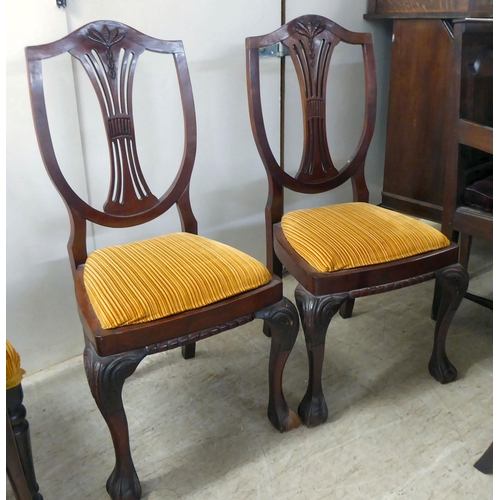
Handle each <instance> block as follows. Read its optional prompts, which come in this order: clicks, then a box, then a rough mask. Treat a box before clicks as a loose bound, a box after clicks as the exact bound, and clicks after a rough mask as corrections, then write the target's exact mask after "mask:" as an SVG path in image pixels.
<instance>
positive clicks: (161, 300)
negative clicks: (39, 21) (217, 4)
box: [26, 21, 300, 500]
mask: <svg viewBox="0 0 500 500" xmlns="http://www.w3.org/2000/svg"><path fill="white" fill-rule="evenodd" d="M145 51H150V52H154V53H157V54H159V55H164V54H166V55H169V56H171V57H173V60H174V64H175V68H176V72H177V77H178V83H179V90H180V98H181V103H182V111H183V119H184V155H183V158H182V161H181V164H180V166H179V168H178V171H177V174H176V176H175V179H174V181H173V183H172V185H171V186H170V187H169V188H168V189H167V191H166V192H165V193H164V194H163V195H161V196H156V195H155V194H153V192H152V190H151V189H150V186H149V185H148V184H147V182H146V179H145V176H144V174H143V171H142V169H141V166H140V163H139V158H138V154H137V148H136V139H135V123H134V115H133V106H132V95H133V83H134V77H135V73H136V69H137V61H138V59H139V57H140V56H141V54H143V53H144V52H145ZM67 52H69V53H70V54H71V55H72V56H73V57H74V58H76V59H77V60H78V61H79V62H80V63H81V65H82V66H83V68H84V69H85V71H86V74H87V75H88V77H89V78H90V80H91V82H92V85H93V88H94V89H95V91H96V95H97V99H98V101H99V104H100V109H101V111H102V116H103V119H104V124H105V131H106V136H107V141H108V149H109V158H110V182H109V190H108V195H107V199H106V200H105V202H104V205H103V209H102V210H98V209H96V208H94V207H93V206H91V205H89V204H88V203H87V202H85V201H84V200H83V199H82V198H80V197H79V196H78V194H77V193H76V192H75V191H74V190H73V188H72V187H71V186H70V184H69V183H68V182H67V181H66V179H65V178H64V175H63V173H62V171H61V169H60V167H59V163H58V160H57V158H56V154H55V151H54V147H53V145H52V139H51V133H50V129H49V123H48V118H47V110H46V103H45V98H44V86H43V74H42V61H43V60H44V59H46V58H51V57H55V56H58V55H60V54H64V53H67ZM26 59H27V65H28V74H29V87H30V95H31V102H32V110H33V119H34V124H35V130H36V134H37V139H38V143H39V147H40V151H41V156H42V159H43V162H44V164H45V167H46V170H47V172H48V174H49V176H50V178H51V180H52V182H53V184H54V185H55V187H56V189H57V190H58V191H59V193H60V195H61V196H62V198H63V199H64V202H65V204H66V206H67V209H68V213H69V217H70V222H71V234H70V238H69V242H68V253H69V258H70V262H71V269H72V272H73V278H74V284H75V294H76V301H77V306H78V312H79V315H80V319H81V322H82V325H83V331H84V337H85V349H84V365H85V371H86V374H87V379H88V382H89V386H90V390H91V393H92V395H93V397H94V399H95V401H96V403H97V406H98V407H99V410H100V411H101V413H102V415H103V417H104V419H105V421H106V423H107V425H108V427H109V431H110V434H111V437H112V441H113V446H114V450H115V457H116V463H115V467H114V469H113V472H112V473H111V475H110V477H109V479H108V481H107V484H106V488H107V491H108V493H109V495H110V497H111V498H112V499H113V500H121V499H127V500H137V499H139V498H140V497H141V485H140V482H139V479H138V477H137V473H136V471H135V467H134V464H133V461H132V456H131V453H130V445H129V432H128V425H127V418H126V415H125V410H124V406H123V402H122V388H123V385H124V382H125V380H126V379H127V378H128V377H130V376H131V375H132V374H133V373H134V371H135V369H136V367H137V366H138V365H139V363H140V362H141V360H142V359H144V357H146V356H147V355H149V354H154V353H158V352H162V351H166V350H170V349H174V348H178V347H181V348H182V351H183V355H184V357H185V358H191V357H194V355H195V343H196V342H198V341H200V340H203V339H205V338H208V337H211V336H213V335H216V334H218V333H220V332H224V331H226V330H230V329H233V328H236V327H238V326H240V325H243V324H245V323H248V322H250V321H253V320H254V319H255V318H259V319H262V320H264V321H265V324H266V325H267V326H268V327H269V330H270V334H271V337H272V338H271V347H270V358H269V404H268V417H269V420H270V422H271V423H272V425H273V426H274V427H276V428H277V429H278V430H280V431H281V432H283V431H287V430H290V429H293V428H295V427H297V426H298V425H299V424H300V420H299V418H298V416H297V415H296V413H295V412H294V411H293V410H291V409H290V408H289V407H288V405H287V403H286V400H285V398H284V395H283V391H282V373H283V369H284V366H285V363H286V361H287V358H288V356H289V354H290V351H291V349H292V347H293V345H294V343H295V339H296V337H297V332H298V328H299V319H298V314H297V311H296V309H295V307H294V306H293V304H292V303H291V302H290V301H289V300H288V299H286V298H284V297H283V289H282V282H281V279H280V277H278V276H276V275H273V274H272V273H269V271H268V270H267V269H266V267H265V266H263V265H262V264H260V263H259V262H257V261H256V260H255V259H252V258H251V257H249V256H247V255H245V254H243V253H242V252H239V251H238V250H236V249H233V248H231V247H228V246H226V245H222V244H220V243H217V242H214V241H212V240H208V239H207V238H202V237H200V236H198V235H197V221H196V218H195V216H194V214H193V211H192V209H191V204H190V197H189V183H190V179H191V173H192V170H193V165H194V161H195V153H196V119H195V109H194V101H193V95H192V88H191V82H190V77H189V72H188V67H187V63H186V57H185V53H184V48H183V44H182V42H181V41H168V40H159V39H155V38H151V37H149V36H147V35H145V34H143V33H140V32H139V31H137V30H135V29H133V28H131V27H129V26H126V25H124V24H121V23H118V22H114V21H95V22H92V23H90V24H87V25H85V26H83V27H81V28H80V29H77V30H76V31H74V32H73V33H70V34H69V35H67V36H66V37H64V38H62V39H61V40H58V41H55V42H52V43H48V44H45V45H39V46H33V47H27V48H26ZM155 83H156V82H154V81H152V82H151V84H152V86H153V85H154V84H155ZM174 205H175V206H176V207H177V209H178V212H179V216H180V220H181V227H182V231H181V232H180V233H176V234H172V235H166V236H161V237H159V238H153V239H150V240H144V241H141V242H133V243H132V244H127V245H119V246H116V247H108V248H105V249H99V250H97V251H94V252H91V253H89V252H88V251H87V248H86V225H87V222H91V223H95V224H99V225H102V226H107V227H113V228H125V227H131V226H136V225H139V224H144V223H146V222H149V221H151V220H153V219H155V218H157V217H159V216H160V215H162V214H163V213H165V212H166V211H167V210H168V209H170V208H171V207H172V206H174ZM134 245H135V246H134ZM114 252H118V253H116V254H115V253H114ZM134 252H136V253H134ZM189 255H195V256H198V257H199V259H198V260H199V261H200V262H201V264H199V265H195V263H194V262H193V260H189V257H188V256H189ZM103 256H105V258H103ZM125 259H130V260H125ZM165 259H166V260H165ZM169 259H170V260H169ZM172 259H173V260H172ZM195 260H196V259H195ZM108 261H110V262H111V263H112V266H111V267H110V266H108V264H107V262H108ZM164 261H165V262H167V264H164ZM124 262H129V265H128V266H126V268H125V269H122V268H120V265H122V264H123V263H124ZM145 265H150V267H149V268H147V269H149V271H147V270H146V267H144V266H145ZM113 266H115V267H116V269H122V271H116V269H115V267H113ZM159 266H163V267H161V269H162V271H161V272H159V271H158V269H160V267H159ZM174 267H175V269H176V273H174V274H175V276H174V277H171V276H170V274H168V273H169V272H170V268H172V269H173V268H174ZM221 269H222V270H221ZM121 272H124V273H125V276H126V277H124V278H123V281H122V282H120V283H121V284H122V286H125V287H126V286H128V283H132V284H133V285H134V286H135V289H133V288H131V289H130V290H129V292H130V293H125V294H123V296H122V295H120V294H119V292H120V290H119V288H120V287H119V286H114V283H115V281H116V280H118V281H119V280H120V279H121V276H120V273H121ZM94 273H96V274H95V275H94ZM189 273H191V274H189ZM152 275H154V276H153V277H151V276H152ZM95 276H97V278H95ZM251 276H254V278H251ZM177 278H178V280H177V281H176V282H175V286H176V287H177V286H180V287H181V288H175V289H174V284H171V283H173V281H172V280H174V279H177ZM251 280H254V281H251ZM240 282H242V283H244V286H243V287H242V288H238V287H239V285H237V283H240ZM99 283H101V284H99ZM143 283H147V284H146V285H143ZM219 283H222V284H223V286H222V288H221V287H219V286H218V284H219ZM216 285H217V286H216ZM219 288H221V289H220V290H219ZM200 289H201V290H202V291H203V293H201V295H202V297H200V296H198V295H200V294H197V293H195V292H192V290H195V291H196V290H198V291H199V290H200ZM137 290H138V291H139V292H137ZM214 290H215V291H214ZM217 290H219V291H220V292H221V293H220V295H212V293H214V294H215V293H216V291H217ZM219 291H217V294H218V293H219ZM136 292H137V293H136ZM142 292H144V293H142ZM106 294H109V297H108V295H106ZM104 295H106V299H105V300H104V302H103V303H101V302H100V301H101V299H102V297H103V296H104ZM132 295H133V297H135V299H134V300H136V302H134V303H132V299H131V298H130V296H132ZM205 295H207V296H208V299H207V298H206V297H204V296H205ZM178 296H180V297H181V298H182V301H185V302H186V304H187V305H185V306H182V307H179V308H178V309H175V310H174V309H172V310H170V309H169V308H170V307H173V305H176V307H177V305H178V304H177V303H178ZM148 297H152V299H148ZM165 297H166V298H165ZM144 301H145V303H146V305H144ZM196 301H199V302H196ZM138 307H141V308H143V309H144V311H146V312H147V313H148V314H149V312H150V310H152V311H155V314H156V315H149V316H148V315H146V316H141V315H140V314H139V316H138V317H134V316H133V312H134V311H135V309H136V308H138ZM157 307H160V310H159V311H156V310H155V308H157ZM143 309H141V311H143ZM122 313H123V314H124V316H125V317H124V318H122V317H119V316H120V315H121V314H122ZM144 314H146V313H144ZM118 317H119V318H118ZM117 318H118V319H117ZM108 323H109V325H111V326H109V325H108Z"/></svg>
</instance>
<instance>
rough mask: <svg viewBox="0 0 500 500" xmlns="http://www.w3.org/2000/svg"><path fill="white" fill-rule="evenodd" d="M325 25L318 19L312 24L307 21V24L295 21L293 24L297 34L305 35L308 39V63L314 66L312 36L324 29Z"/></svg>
mask: <svg viewBox="0 0 500 500" xmlns="http://www.w3.org/2000/svg"><path fill="white" fill-rule="evenodd" d="M325 29H326V26H324V25H322V24H321V23H320V21H316V22H315V23H314V24H313V23H312V22H311V21H309V22H308V23H307V26H306V25H305V24H303V23H300V22H299V23H297V26H295V28H294V30H295V32H296V33H298V34H299V35H302V36H305V37H307V38H308V39H309V57H310V60H309V63H310V65H311V66H314V58H315V53H314V38H315V37H316V36H318V35H319V34H320V33H322V32H323V31H325Z"/></svg>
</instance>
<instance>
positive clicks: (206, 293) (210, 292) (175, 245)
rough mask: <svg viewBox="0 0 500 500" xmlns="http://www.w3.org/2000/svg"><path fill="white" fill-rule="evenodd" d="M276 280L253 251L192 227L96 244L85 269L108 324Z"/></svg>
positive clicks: (216, 298) (214, 299)
mask: <svg viewBox="0 0 500 500" xmlns="http://www.w3.org/2000/svg"><path fill="white" fill-rule="evenodd" d="M270 280H271V274H270V273H269V271H268V270H267V268H266V267H265V266H263V265H262V264H261V263H260V262H258V261H257V260H255V259H253V258H252V257H250V256H248V255H246V254H244V253H243V252H240V251H239V250H236V249H234V248H232V247H229V246H227V245H224V244H223V243H219V242H217V241H213V240H210V239H207V238H204V237H201V236H197V235H193V234H189V233H175V234H169V235H166V236H161V237H158V238H152V239H149V240H143V241H138V242H134V243H129V244H126V245H120V246H114V247H108V248H104V249H100V250H96V251H95V252H92V253H91V254H90V255H89V257H88V259H87V262H86V264H85V269H84V282H85V288H86V290H87V293H88V296H89V299H90V302H91V303H92V306H93V308H94V310H95V313H96V315H97V317H98V319H99V321H100V323H101V325H102V327H103V328H105V329H109V328H116V327H118V326H125V325H132V324H136V323H144V322H147V321H152V320H155V319H159V318H164V317H167V316H171V315H173V314H177V313H180V312H183V311H189V310H192V309H197V308H199V307H203V306H206V305H209V304H213V303H215V302H218V301H220V300H223V299H226V298H228V297H232V296H234V295H238V294H240V293H242V292H246V291H249V290H253V289H255V288H258V287H259V286H262V285H264V284H266V283H268V282H269V281H270Z"/></svg>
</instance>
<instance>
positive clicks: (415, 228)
mask: <svg viewBox="0 0 500 500" xmlns="http://www.w3.org/2000/svg"><path fill="white" fill-rule="evenodd" d="M281 227H282V228H283V233H284V235H285V237H286V239H287V240H288V242H289V243H290V245H291V246H292V247H293V249H294V250H295V251H296V252H297V253H298V254H299V255H300V256H301V257H302V258H303V259H305V260H306V261H307V262H308V263H309V264H310V265H311V266H312V267H314V268H315V269H317V270H318V271H321V272H325V273H329V272H333V271H339V270H341V269H353V268H355V267H361V266H369V265H373V264H382V263H384V262H391V261H394V260H398V259H404V258H406V257H412V256H413V255H418V254H421V253H425V252H429V251H431V250H438V249H439V248H445V247H447V246H448V245H449V244H450V241H449V240H448V238H446V236H444V235H443V234H442V233H441V232H440V231H438V230H437V229H434V228H433V227H431V226H429V225H428V224H425V223H423V222H421V221H419V220H417V219H413V218H412V217H408V216H406V215H403V214H400V213H397V212H391V211H390V210H385V209H383V208H380V207H377V206H375V205H370V204H368V203H343V204H340V205H330V206H326V207H318V208H310V209H306V210H296V211H293V212H288V213H287V214H285V215H284V216H283V218H282V219H281Z"/></svg>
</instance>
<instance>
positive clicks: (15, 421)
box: [5, 340, 43, 500]
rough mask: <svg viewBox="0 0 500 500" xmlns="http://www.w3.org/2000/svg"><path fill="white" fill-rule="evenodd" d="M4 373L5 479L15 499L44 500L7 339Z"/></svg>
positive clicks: (19, 374)
mask: <svg viewBox="0 0 500 500" xmlns="http://www.w3.org/2000/svg"><path fill="white" fill-rule="evenodd" d="M5 372H6V378H7V395H6V407H7V415H6V420H7V426H6V427H7V428H6V438H5V452H6V453H5V456H6V460H5V462H6V465H7V477H8V478H9V482H10V484H11V486H12V491H13V492H14V496H15V497H16V500H43V497H42V495H41V494H40V492H39V489H40V488H39V486H38V483H37V482H36V476H35V466H34V464H33V454H32V451H31V437H30V426H29V423H28V420H27V419H26V408H25V407H24V405H23V398H24V394H23V387H22V384H21V381H22V378H23V375H24V370H23V369H22V368H21V358H20V356H19V354H18V353H17V351H16V350H15V349H14V346H13V345H12V344H11V343H10V342H9V341H8V340H7V359H6V369H5Z"/></svg>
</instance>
